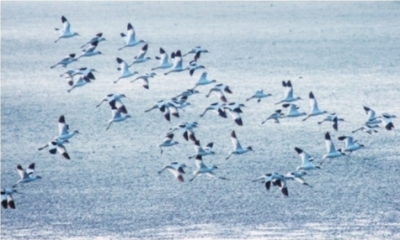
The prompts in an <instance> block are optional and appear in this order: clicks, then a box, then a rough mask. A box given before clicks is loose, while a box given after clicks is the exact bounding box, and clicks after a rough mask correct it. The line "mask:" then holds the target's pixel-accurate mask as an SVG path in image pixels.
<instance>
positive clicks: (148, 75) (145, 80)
mask: <svg viewBox="0 0 400 240" xmlns="http://www.w3.org/2000/svg"><path fill="white" fill-rule="evenodd" d="M155 75H156V73H153V72H152V73H144V74H142V75H139V76H138V77H136V78H135V79H134V80H132V81H131V83H133V82H135V81H137V80H140V79H141V80H143V85H142V86H143V87H144V88H146V89H149V78H153V77H154V76H155Z"/></svg>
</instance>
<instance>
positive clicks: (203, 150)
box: [188, 140, 215, 159]
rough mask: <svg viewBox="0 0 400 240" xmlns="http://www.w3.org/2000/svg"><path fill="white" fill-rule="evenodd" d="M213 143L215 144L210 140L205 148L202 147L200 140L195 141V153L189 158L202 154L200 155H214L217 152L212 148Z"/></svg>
mask: <svg viewBox="0 0 400 240" xmlns="http://www.w3.org/2000/svg"><path fill="white" fill-rule="evenodd" d="M213 145H214V143H213V142H210V143H208V144H207V145H206V146H205V147H204V148H203V147H201V145H200V141H199V140H196V141H194V150H195V154H194V155H192V156H189V157H188V158H189V159H192V158H195V157H196V156H197V155H200V156H208V155H214V154H215V152H214V151H213V150H212V147H213Z"/></svg>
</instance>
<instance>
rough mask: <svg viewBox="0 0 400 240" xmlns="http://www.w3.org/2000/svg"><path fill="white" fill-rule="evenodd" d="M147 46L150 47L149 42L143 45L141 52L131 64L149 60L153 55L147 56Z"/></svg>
mask: <svg viewBox="0 0 400 240" xmlns="http://www.w3.org/2000/svg"><path fill="white" fill-rule="evenodd" d="M147 48H148V44H147V43H146V44H145V45H143V47H142V48H141V49H140V51H139V53H138V55H137V56H135V57H134V58H133V59H134V60H133V62H132V63H131V65H129V67H130V66H132V65H133V64H135V63H143V62H146V61H148V60H150V59H151V57H145V55H146V53H147Z"/></svg>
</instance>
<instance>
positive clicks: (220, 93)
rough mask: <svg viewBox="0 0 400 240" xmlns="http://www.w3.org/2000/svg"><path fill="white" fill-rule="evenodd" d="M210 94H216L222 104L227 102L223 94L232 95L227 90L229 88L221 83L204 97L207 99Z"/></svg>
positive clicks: (229, 90)
mask: <svg viewBox="0 0 400 240" xmlns="http://www.w3.org/2000/svg"><path fill="white" fill-rule="evenodd" d="M211 92H215V93H217V96H218V97H219V99H220V100H221V101H222V102H224V103H226V102H228V100H227V99H226V97H225V95H224V92H226V93H229V94H232V91H231V89H230V88H229V86H228V85H225V84H223V83H219V84H217V85H215V86H214V87H212V88H211V89H210V91H209V92H208V94H207V95H206V97H209V96H210V94H211Z"/></svg>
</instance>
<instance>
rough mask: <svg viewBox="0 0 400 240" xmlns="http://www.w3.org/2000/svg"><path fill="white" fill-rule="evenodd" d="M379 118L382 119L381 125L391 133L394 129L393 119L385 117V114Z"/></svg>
mask: <svg viewBox="0 0 400 240" xmlns="http://www.w3.org/2000/svg"><path fill="white" fill-rule="evenodd" d="M379 117H380V118H382V122H381V124H382V126H383V127H384V128H385V129H386V130H388V131H390V130H392V129H394V125H393V121H392V118H393V117H391V116H388V115H384V114H382V115H381V116H379Z"/></svg>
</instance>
